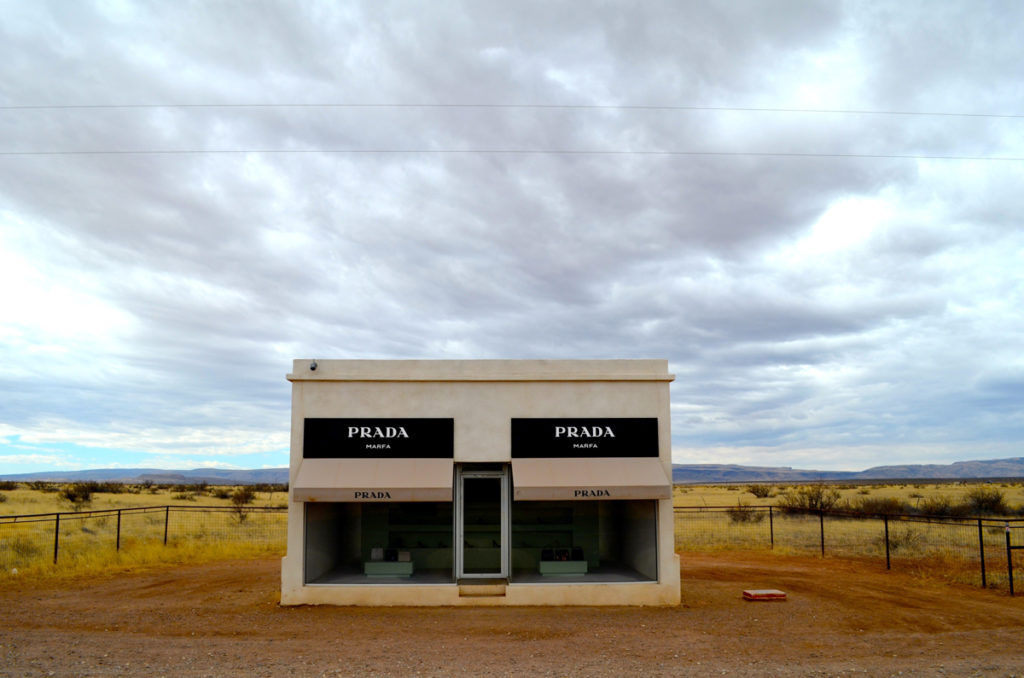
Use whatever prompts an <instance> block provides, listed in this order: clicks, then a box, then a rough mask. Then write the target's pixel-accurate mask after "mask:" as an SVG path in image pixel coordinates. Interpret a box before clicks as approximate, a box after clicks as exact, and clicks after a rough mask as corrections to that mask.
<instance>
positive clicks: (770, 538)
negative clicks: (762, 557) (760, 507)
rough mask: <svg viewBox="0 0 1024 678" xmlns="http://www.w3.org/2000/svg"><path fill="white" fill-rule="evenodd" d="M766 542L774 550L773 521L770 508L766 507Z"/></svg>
mask: <svg viewBox="0 0 1024 678" xmlns="http://www.w3.org/2000/svg"><path fill="white" fill-rule="evenodd" d="M768 541H769V542H770V543H771V547H772V548H773V549H774V548H775V521H774V520H773V519H772V507H771V506H769V507H768Z"/></svg>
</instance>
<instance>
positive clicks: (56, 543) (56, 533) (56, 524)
mask: <svg viewBox="0 0 1024 678" xmlns="http://www.w3.org/2000/svg"><path fill="white" fill-rule="evenodd" d="M53 515H54V519H53V564H54V565H56V564H57V550H58V549H59V548H60V514H59V513H55V514H53Z"/></svg>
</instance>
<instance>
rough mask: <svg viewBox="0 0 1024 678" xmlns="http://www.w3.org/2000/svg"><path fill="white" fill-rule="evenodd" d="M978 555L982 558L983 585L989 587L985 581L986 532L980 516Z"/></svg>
mask: <svg viewBox="0 0 1024 678" xmlns="http://www.w3.org/2000/svg"><path fill="white" fill-rule="evenodd" d="M978 555H979V557H980V558H981V586H982V588H987V587H988V582H986V581H985V533H984V532H982V529H981V518H978Z"/></svg>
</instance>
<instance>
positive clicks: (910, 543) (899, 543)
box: [874, 526, 925, 553]
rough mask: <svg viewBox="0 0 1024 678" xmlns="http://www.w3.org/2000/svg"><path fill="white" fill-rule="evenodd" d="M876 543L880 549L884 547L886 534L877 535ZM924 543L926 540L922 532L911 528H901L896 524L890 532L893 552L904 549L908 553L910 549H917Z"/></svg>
mask: <svg viewBox="0 0 1024 678" xmlns="http://www.w3.org/2000/svg"><path fill="white" fill-rule="evenodd" d="M874 543H875V544H876V545H877V546H878V548H879V549H884V548H885V536H884V535H883V536H880V537H877V538H876V539H875V540H874ZM924 543H925V540H924V537H923V536H921V533H920V532H916V531H914V530H912V529H910V528H907V529H899V528H896V527H895V526H894V527H893V529H892V530H891V531H890V532H889V550H890V551H892V552H896V551H902V552H904V553H906V552H908V551H915V550H918V549H920V548H921V547H922V546H923V545H924Z"/></svg>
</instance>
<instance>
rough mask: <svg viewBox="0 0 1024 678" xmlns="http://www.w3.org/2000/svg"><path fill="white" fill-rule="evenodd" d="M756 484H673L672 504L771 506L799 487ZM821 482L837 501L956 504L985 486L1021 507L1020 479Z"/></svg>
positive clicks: (1023, 484)
mask: <svg viewBox="0 0 1024 678" xmlns="http://www.w3.org/2000/svg"><path fill="white" fill-rule="evenodd" d="M754 484H757V483H737V484H731V485H725V484H720V485H676V486H675V488H674V493H673V504H674V505H675V506H736V505H737V503H739V502H742V503H744V504H749V505H750V506H774V505H776V502H777V500H778V495H779V494H781V493H782V492H784V491H785V490H787V489H792V488H795V487H799V486H800V485H801V484H800V483H774V484H770V485H771V487H772V493H773V496H772V497H769V498H763V499H759V498H757V497H755V496H754V495H753V494H751V493H750V491H749V490H748V489H747V488H748V487H749V486H750V485H754ZM825 485H827V486H828V487H832V488H835V489H837V490H838V491H839V494H840V499H839V502H840V504H843V503H846V502H849V503H850V504H856V503H857V501H858V500H859V499H861V498H863V497H873V498H894V499H898V500H900V501H904V502H907V503H909V504H910V505H911V506H915V505H917V504H919V503H920V502H922V501H925V500H926V499H928V498H934V497H940V496H941V497H949V498H950V499H951V500H952V501H953V502H954V503H958V502H960V501H961V500H963V498H964V497H965V496H966V495H967V493H968V492H970V491H971V490H972V489H974V488H978V487H989V488H995V489H998V490H1000V491H1002V492H1003V493H1004V494H1005V496H1006V503H1007V504H1009V505H1010V506H1011V507H1015V508H1016V507H1024V482H1021V481H1017V482H1002V483H998V482H997V483H984V482H976V481H962V482H955V483H929V482H907V483H889V484H871V485H854V484H849V483H842V482H835V483H828V482H826V483H825Z"/></svg>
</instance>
